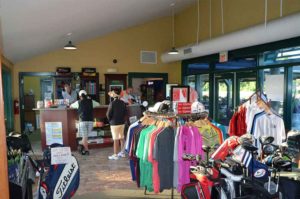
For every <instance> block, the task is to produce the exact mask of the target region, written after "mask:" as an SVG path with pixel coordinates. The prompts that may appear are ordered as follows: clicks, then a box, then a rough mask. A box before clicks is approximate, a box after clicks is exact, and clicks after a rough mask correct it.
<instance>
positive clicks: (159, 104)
mask: <svg viewBox="0 0 300 199" xmlns="http://www.w3.org/2000/svg"><path fill="white" fill-rule="evenodd" d="M161 105H162V102H157V103H156V104H155V105H154V106H153V107H150V108H149V109H148V110H149V111H150V112H153V113H157V112H158V109H159V107H160V106H161Z"/></svg>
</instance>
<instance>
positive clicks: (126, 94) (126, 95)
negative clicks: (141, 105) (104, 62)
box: [120, 87, 134, 105]
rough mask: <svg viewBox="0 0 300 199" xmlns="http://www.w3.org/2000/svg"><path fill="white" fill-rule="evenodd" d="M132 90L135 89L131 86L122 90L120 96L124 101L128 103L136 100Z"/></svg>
mask: <svg viewBox="0 0 300 199" xmlns="http://www.w3.org/2000/svg"><path fill="white" fill-rule="evenodd" d="M132 91H133V89H132V88H131V87H128V88H127V89H126V90H122V91H121V94H120V97H121V100H122V101H124V102H125V103H126V104H129V105H131V104H133V102H134V97H133V96H132Z"/></svg>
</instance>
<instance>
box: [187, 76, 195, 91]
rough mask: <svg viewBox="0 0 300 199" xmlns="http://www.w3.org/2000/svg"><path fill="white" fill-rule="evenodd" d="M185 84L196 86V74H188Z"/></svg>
mask: <svg viewBox="0 0 300 199" xmlns="http://www.w3.org/2000/svg"><path fill="white" fill-rule="evenodd" d="M186 81H187V82H186V84H187V85H188V86H190V87H191V88H193V89H195V88H196V76H195V75H189V76H187V77H186Z"/></svg>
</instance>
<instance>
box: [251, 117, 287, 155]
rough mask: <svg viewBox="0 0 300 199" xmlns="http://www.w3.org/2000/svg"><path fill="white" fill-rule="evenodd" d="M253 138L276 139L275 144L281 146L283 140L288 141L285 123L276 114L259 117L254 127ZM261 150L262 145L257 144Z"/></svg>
mask: <svg viewBox="0 0 300 199" xmlns="http://www.w3.org/2000/svg"><path fill="white" fill-rule="evenodd" d="M253 126H254V127H253V136H254V138H255V139H258V138H259V137H260V136H272V137H274V142H273V143H274V144H276V145H281V144H282V140H284V139H286V134H285V127H284V122H283V119H282V118H281V117H279V116H278V115H275V114H261V116H260V117H257V118H256V120H255V124H254V125H253ZM257 147H258V148H259V149H260V147H261V146H260V143H259V142H257Z"/></svg>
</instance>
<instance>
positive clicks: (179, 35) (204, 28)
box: [175, 0, 300, 47]
mask: <svg viewBox="0 0 300 199" xmlns="http://www.w3.org/2000/svg"><path fill="white" fill-rule="evenodd" d="M209 2H210V0H200V31H199V40H200V41H201V40H206V39H209V38H210V34H209V32H210V28H209V16H210V15H209V10H210V9H209V8H210V4H209ZM223 5H224V33H225V34H226V33H229V32H234V31H237V30H240V29H244V28H247V27H250V26H253V25H256V24H259V23H264V19H265V13H264V12H265V7H264V6H265V1H264V0H223ZM282 7H283V16H286V15H289V14H292V13H295V12H299V11H300V0H283V6H282ZM211 8H212V9H211V16H212V17H211V21H212V23H211V36H212V37H217V36H220V35H222V26H221V0H211ZM279 17H280V0H268V20H271V19H276V18H279ZM175 40H176V46H178V47H180V46H185V45H187V44H194V43H196V41H197V4H194V5H192V6H190V7H189V8H187V9H185V10H184V11H183V12H181V13H179V14H177V15H176V17H175Z"/></svg>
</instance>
